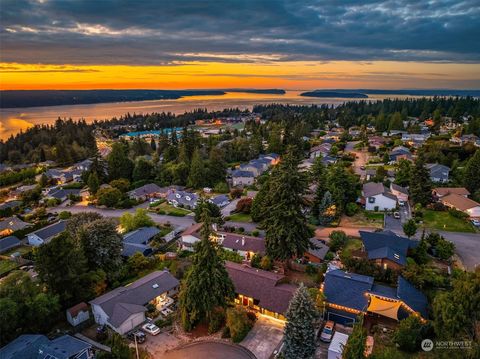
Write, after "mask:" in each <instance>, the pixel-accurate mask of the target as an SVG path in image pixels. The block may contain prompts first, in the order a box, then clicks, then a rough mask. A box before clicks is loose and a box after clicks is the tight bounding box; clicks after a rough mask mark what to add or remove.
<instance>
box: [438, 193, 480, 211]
mask: <svg viewBox="0 0 480 359" xmlns="http://www.w3.org/2000/svg"><path fill="white" fill-rule="evenodd" d="M441 201H442V202H443V203H445V204H447V205H450V206H452V207H455V208H456V209H458V210H459V211H466V210H467V209H470V208H473V207H478V206H480V203H478V202H475V201H474V200H471V199H470V198H466V197H463V196H461V195H458V194H456V193H451V194H448V195H446V196H445V197H442V198H441Z"/></svg>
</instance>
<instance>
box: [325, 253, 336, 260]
mask: <svg viewBox="0 0 480 359" xmlns="http://www.w3.org/2000/svg"><path fill="white" fill-rule="evenodd" d="M333 258H335V254H333V252H327V254H325V258H324V259H325V260H326V261H331V260H333Z"/></svg>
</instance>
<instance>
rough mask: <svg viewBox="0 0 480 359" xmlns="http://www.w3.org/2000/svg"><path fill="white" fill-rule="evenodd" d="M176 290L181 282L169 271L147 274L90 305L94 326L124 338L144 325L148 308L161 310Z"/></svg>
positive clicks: (93, 301) (96, 299)
mask: <svg viewBox="0 0 480 359" xmlns="http://www.w3.org/2000/svg"><path fill="white" fill-rule="evenodd" d="M179 286H180V282H179V281H178V280H177V279H176V278H175V277H174V276H173V275H171V274H170V272H169V271H168V270H163V271H155V272H152V273H150V274H147V275H146V276H144V277H142V278H140V279H138V280H136V281H135V282H133V283H131V284H129V285H127V286H125V287H118V288H116V289H114V290H112V291H110V292H108V293H105V294H104V295H102V296H100V297H97V298H95V299H94V300H92V301H90V305H91V307H92V314H93V317H94V319H95V323H97V324H100V325H107V326H108V327H110V328H111V329H112V330H114V331H115V332H117V333H119V334H121V335H123V334H125V333H127V332H129V331H131V330H132V329H134V328H135V327H137V326H139V325H140V324H142V323H143V322H145V319H146V317H145V312H146V311H147V308H146V307H145V306H146V305H147V304H152V305H155V306H162V303H164V302H165V300H166V299H167V297H169V296H172V295H175V294H176V293H177V291H178V288H179ZM205 294H206V293H205Z"/></svg>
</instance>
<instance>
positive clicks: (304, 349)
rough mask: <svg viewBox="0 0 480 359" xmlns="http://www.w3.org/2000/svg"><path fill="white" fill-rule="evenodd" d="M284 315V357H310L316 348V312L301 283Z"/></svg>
mask: <svg viewBox="0 0 480 359" xmlns="http://www.w3.org/2000/svg"><path fill="white" fill-rule="evenodd" d="M285 317H286V320H287V321H286V324H285V329H284V338H285V351H284V355H285V359H303V358H305V359H306V358H312V357H313V355H314V354H315V349H316V344H315V325H314V323H315V320H316V319H317V317H318V312H317V310H316V307H315V303H314V302H313V300H312V296H311V295H310V293H309V292H308V290H307V288H306V287H305V286H304V285H303V283H302V284H300V287H298V289H297V291H296V292H295V294H294V295H293V298H292V300H291V301H290V304H289V306H288V310H287V312H286V313H285Z"/></svg>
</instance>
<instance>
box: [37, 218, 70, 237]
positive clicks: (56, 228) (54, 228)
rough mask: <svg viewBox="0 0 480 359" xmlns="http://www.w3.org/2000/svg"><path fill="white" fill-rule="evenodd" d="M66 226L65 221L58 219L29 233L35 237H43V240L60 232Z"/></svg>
mask: <svg viewBox="0 0 480 359" xmlns="http://www.w3.org/2000/svg"><path fill="white" fill-rule="evenodd" d="M66 227H67V221H60V222H57V223H54V224H51V225H49V226H47V227H44V228H41V229H39V230H38V231H35V232H32V233H31V234H35V235H36V236H37V237H39V238H41V239H43V240H44V241H47V240H49V239H51V238H53V237H55V236H57V235H59V234H60V233H62V232H63V231H64V230H65V228H66Z"/></svg>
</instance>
